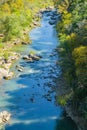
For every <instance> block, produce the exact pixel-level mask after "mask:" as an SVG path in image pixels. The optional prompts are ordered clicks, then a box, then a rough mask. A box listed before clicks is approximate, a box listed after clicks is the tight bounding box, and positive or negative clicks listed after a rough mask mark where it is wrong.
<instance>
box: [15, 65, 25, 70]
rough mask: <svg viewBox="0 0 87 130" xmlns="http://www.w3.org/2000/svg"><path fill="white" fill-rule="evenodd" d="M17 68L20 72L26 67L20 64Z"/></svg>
mask: <svg viewBox="0 0 87 130" xmlns="http://www.w3.org/2000/svg"><path fill="white" fill-rule="evenodd" d="M16 68H17V70H18V71H20V72H22V71H23V69H24V68H23V67H22V66H20V65H16Z"/></svg>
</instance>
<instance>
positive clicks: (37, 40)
mask: <svg viewBox="0 0 87 130" xmlns="http://www.w3.org/2000/svg"><path fill="white" fill-rule="evenodd" d="M49 18H50V17H49ZM49 18H48V17H47V16H46V14H44V16H43V18H42V21H41V25H42V26H41V27H37V28H35V29H33V30H32V31H31V33H30V37H31V39H32V44H31V45H28V46H27V48H26V52H24V54H28V53H29V52H31V51H35V52H36V53H37V54H39V55H41V57H42V59H41V60H40V61H36V62H33V63H27V62H24V61H23V60H22V59H20V61H19V62H18V64H20V65H22V66H24V72H21V73H19V72H17V77H15V78H14V79H12V80H9V81H3V82H2V84H1V89H0V111H3V110H7V111H9V112H10V113H11V114H12V117H11V121H10V124H9V125H7V126H6V130H77V129H76V128H75V125H74V124H73V121H72V120H70V119H67V118H62V117H61V113H62V112H63V109H62V108H61V107H60V106H56V105H55V92H53V87H54V86H55V82H54V80H53V79H54V78H56V77H57V76H58V75H59V73H60V67H59V66H57V65H56V61H57V60H58V55H57V53H56V52H55V49H56V46H57V44H58V41H57V35H56V30H55V28H54V27H53V26H52V25H49V23H48V20H49ZM13 69H14V68H13ZM15 71H16V70H15Z"/></svg>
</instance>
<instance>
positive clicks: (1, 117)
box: [0, 111, 11, 124]
mask: <svg viewBox="0 0 87 130" xmlns="http://www.w3.org/2000/svg"><path fill="white" fill-rule="evenodd" d="M10 117H11V114H10V113H9V112H7V111H3V112H0V124H4V123H7V122H8V121H9V120H10Z"/></svg>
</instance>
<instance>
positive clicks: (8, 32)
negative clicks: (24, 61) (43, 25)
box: [0, 0, 51, 57]
mask: <svg viewBox="0 0 87 130" xmlns="http://www.w3.org/2000/svg"><path fill="white" fill-rule="evenodd" d="M50 4H51V0H45V2H44V0H38V1H37V0H12V1H11V0H7V1H6V0H2V1H1V3H0V56H4V55H6V57H8V53H9V52H10V51H16V50H18V47H17V46H15V47H14V45H13V43H15V42H21V41H23V42H30V40H29V36H28V32H29V30H31V28H32V27H33V25H34V24H33V22H34V21H38V20H39V19H40V18H39V16H36V17H35V15H36V13H37V12H38V11H39V10H40V9H41V8H46V7H47V6H48V5H50ZM20 39H21V40H20ZM8 41H11V42H10V43H9V42H8ZM3 48H5V50H6V51H5V52H4V53H5V54H4V53H3ZM19 48H20V47H19Z"/></svg>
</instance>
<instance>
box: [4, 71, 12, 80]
mask: <svg viewBox="0 0 87 130" xmlns="http://www.w3.org/2000/svg"><path fill="white" fill-rule="evenodd" d="M13 76H14V73H13V72H9V73H8V74H7V75H5V76H3V78H4V79H6V80H10V79H12V77H13Z"/></svg>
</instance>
